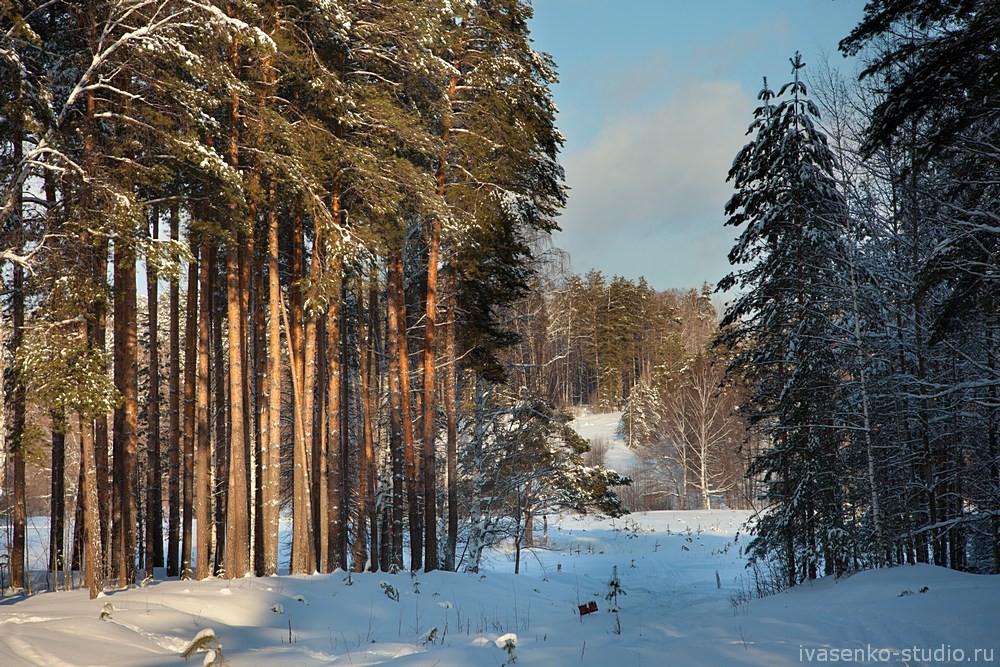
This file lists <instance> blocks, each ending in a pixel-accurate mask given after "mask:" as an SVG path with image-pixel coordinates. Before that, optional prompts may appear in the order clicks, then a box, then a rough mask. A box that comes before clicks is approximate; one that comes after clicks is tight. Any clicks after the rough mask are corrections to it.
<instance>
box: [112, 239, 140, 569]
mask: <svg viewBox="0 0 1000 667" xmlns="http://www.w3.org/2000/svg"><path fill="white" fill-rule="evenodd" d="M123 236H124V234H123V233H122V232H121V231H119V234H118V236H117V237H116V239H115V246H114V254H115V256H114V279H115V321H114V336H115V346H114V362H115V363H114V365H115V372H114V375H115V386H116V388H117V389H118V392H119V393H120V395H121V403H120V404H119V407H117V408H116V409H115V413H114V448H115V452H114V454H115V458H114V468H115V536H114V539H113V543H114V551H115V553H114V571H115V576H116V577H117V578H118V585H119V586H128V585H131V584H133V583H134V582H135V565H136V543H135V539H136V523H137V511H136V510H137V508H136V489H135V474H136V462H137V452H138V443H139V396H138V374H137V371H138V342H137V337H136V270H135V249H134V247H133V246H132V245H131V244H130V242H129V241H128V240H126V239H125V238H123Z"/></svg>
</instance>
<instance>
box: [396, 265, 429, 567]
mask: <svg viewBox="0 0 1000 667" xmlns="http://www.w3.org/2000/svg"><path fill="white" fill-rule="evenodd" d="M389 264H390V267H389V268H390V273H391V276H390V283H391V285H390V289H392V290H393V291H394V292H395V303H396V330H395V332H393V335H395V337H396V346H397V349H398V350H399V355H398V357H397V359H398V361H399V401H400V413H401V418H402V419H401V426H402V435H403V456H404V459H405V462H406V506H407V516H408V519H409V523H410V567H411V568H412V569H413V570H419V569H421V568H423V543H424V542H423V529H422V525H421V515H420V487H419V481H418V480H419V477H420V476H419V470H418V468H417V457H416V446H415V443H414V437H413V417H412V402H411V394H410V355H409V344H408V343H407V338H406V292H405V291H404V289H403V254H402V251H401V250H398V251H396V253H395V254H394V255H393V256H392V257H391V258H390V261H389Z"/></svg>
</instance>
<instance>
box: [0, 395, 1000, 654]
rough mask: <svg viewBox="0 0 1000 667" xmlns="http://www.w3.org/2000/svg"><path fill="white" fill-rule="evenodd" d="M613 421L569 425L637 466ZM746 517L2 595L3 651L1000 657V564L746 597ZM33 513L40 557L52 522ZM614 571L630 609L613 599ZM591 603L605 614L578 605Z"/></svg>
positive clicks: (562, 525) (715, 516) (552, 533)
mask: <svg viewBox="0 0 1000 667" xmlns="http://www.w3.org/2000/svg"><path fill="white" fill-rule="evenodd" d="M619 418H620V415H615V414H610V415H581V416H579V417H578V418H577V420H576V421H575V422H574V426H575V427H576V428H577V429H578V430H579V431H580V432H581V434H582V435H584V436H585V437H588V438H591V439H594V438H603V439H605V440H606V441H607V443H608V445H609V448H608V456H607V462H608V465H610V466H612V467H618V468H619V469H628V468H629V467H630V466H631V465H633V464H634V460H633V459H631V458H630V457H631V453H630V452H629V451H628V450H627V449H626V448H625V447H624V443H622V442H621V440H619V439H615V438H614V436H613V433H614V427H615V425H616V424H617V422H618V419H619ZM748 518H749V513H748V512H743V511H733V510H716V511H707V512H706V511H692V512H680V511H677V512H649V513H637V514H633V515H630V516H627V517H624V518H621V519H615V520H611V519H606V518H601V517H595V516H586V517H582V516H576V515H570V514H566V515H562V516H553V517H550V518H549V522H548V524H549V525H548V535H547V538H548V539H547V542H546V543H545V544H544V545H543V546H539V547H536V548H533V549H529V550H526V551H524V552H523V553H522V562H521V574H519V575H515V574H513V570H514V562H513V560H514V559H513V554H512V553H510V551H509V550H505V549H497V550H493V551H490V552H488V553H487V554H486V555H485V557H484V559H483V568H482V572H481V573H480V574H464V573H462V574H455V573H446V572H433V573H430V574H427V573H416V574H410V573H399V574H382V573H374V574H372V573H365V574H351V575H348V574H347V573H345V572H337V573H334V574H330V575H314V576H311V577H301V576H295V577H292V576H280V577H271V578H266V579H260V578H252V577H247V578H243V579H236V580H233V581H226V580H219V579H212V580H208V581H197V582H196V581H162V580H160V581H156V582H153V583H150V584H148V585H143V586H136V587H133V588H129V589H126V590H118V591H109V592H108V593H106V594H105V595H103V596H101V597H99V598H98V599H96V600H90V599H88V596H87V593H86V592H85V591H82V590H76V591H70V592H59V593H40V594H37V595H34V596H31V597H28V598H24V597H23V596H20V595H11V594H10V593H8V594H7V595H6V596H5V597H3V598H0V666H3V667H7V666H14V665H45V666H47V667H49V666H58V665H74V666H76V665H115V666H118V665H174V666H176V665H180V664H184V661H183V660H182V659H181V654H182V652H184V651H185V649H186V648H187V647H188V646H189V644H190V643H191V641H192V640H194V639H195V638H196V637H199V636H201V637H204V636H206V635H209V634H211V635H214V637H215V638H217V641H218V642H219V643H220V644H221V651H222V655H223V656H224V658H225V660H226V662H227V663H228V664H231V665H234V666H239V667H242V666H247V665H282V666H284V665H330V664H338V665H339V664H346V665H375V664H385V663H389V664H392V665H440V666H442V667H446V666H453V667H467V666H478V665H485V666H492V665H503V664H511V663H512V662H513V661H515V660H516V664H518V665H539V666H545V667H551V666H559V665H611V666H613V667H629V666H632V665H636V666H639V665H649V666H652V665H699V666H700V665H761V666H763V665H798V664H804V663H809V662H833V661H838V662H848V663H850V662H853V663H855V664H895V665H943V664H944V665H946V664H958V663H960V662H961V663H965V664H992V663H998V662H1000V656H998V655H997V654H998V653H1000V632H998V628H1000V576H974V575H970V574H962V573H958V572H953V571H950V570H945V569H942V568H936V567H932V566H928V565H922V566H914V567H901V568H895V569H890V570H880V571H873V572H862V573H860V574H856V575H854V576H852V577H849V578H846V579H842V580H839V581H834V580H821V581H819V582H816V583H814V584H811V585H804V586H801V587H797V588H796V589H794V590H791V591H786V592H784V593H782V594H779V595H775V596H772V597H768V598H764V599H755V600H748V599H747V596H746V593H747V590H748V586H749V584H748V577H747V571H746V569H745V567H744V566H745V559H744V558H743V556H742V554H741V546H742V545H744V544H745V541H746V538H745V535H744V534H743V533H742V527H743V525H744V523H745V521H746V520H747V519H748ZM541 523H542V522H538V523H537V525H538V526H540V525H541ZM33 526H34V528H33V530H32V531H31V536H32V546H33V547H34V548H33V551H34V552H35V553H34V555H35V557H36V558H37V559H38V563H39V564H40V566H41V564H43V563H44V536H46V535H47V528H46V526H45V522H44V521H41V522H38V523H37V525H35V524H33ZM285 528H286V530H287V526H286V527H285ZM537 537H538V539H539V540H541V538H542V535H541V534H540V533H539V534H537ZM36 538H37V539H36ZM615 572H617V575H618V579H619V581H620V590H621V593H620V594H619V596H618V599H617V606H618V608H619V611H618V613H614V612H613V611H611V609H612V602H613V601H612V600H609V599H608V593H609V588H610V586H609V584H610V582H611V580H612V578H613V575H614V573H615ZM591 601H593V602H594V603H596V606H597V612H596V613H591V614H588V615H586V616H581V615H580V613H579V605H586V604H587V603H588V602H591ZM209 645H210V647H211V646H214V643H213V642H209ZM977 651H978V652H977ZM205 655H206V654H205V653H204V652H200V653H197V654H195V655H193V656H192V657H191V658H190V659H189V660H188V663H192V664H201V663H202V662H203V659H204V656H205Z"/></svg>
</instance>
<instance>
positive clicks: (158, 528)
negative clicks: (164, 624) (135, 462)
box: [146, 206, 163, 577]
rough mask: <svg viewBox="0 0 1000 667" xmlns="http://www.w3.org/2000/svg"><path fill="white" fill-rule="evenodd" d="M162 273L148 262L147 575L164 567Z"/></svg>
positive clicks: (153, 222)
mask: <svg viewBox="0 0 1000 667" xmlns="http://www.w3.org/2000/svg"><path fill="white" fill-rule="evenodd" d="M159 227H160V209H159V207H156V206H154V207H153V213H152V216H151V217H150V238H151V239H152V241H153V243H154V244H155V243H156V241H157V240H158V239H159V236H160V234H159ZM158 283H159V275H158V274H157V271H156V264H155V263H154V262H146V301H147V303H148V308H147V309H148V311H149V320H148V323H149V326H148V332H149V392H148V395H147V402H146V425H147V426H146V429H147V430H146V576H147V577H152V576H153V568H155V567H163V494H162V491H161V488H160V480H161V479H162V478H163V476H162V471H161V469H160V346H159V340H158V332H159V313H158V312H157V311H158V308H159V284H158Z"/></svg>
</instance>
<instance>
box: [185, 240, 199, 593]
mask: <svg viewBox="0 0 1000 667" xmlns="http://www.w3.org/2000/svg"><path fill="white" fill-rule="evenodd" d="M190 244H191V247H190V251H191V256H192V257H193V258H194V259H193V261H191V262H190V263H189V264H188V276H187V307H186V312H185V318H184V322H185V324H184V394H183V409H184V419H183V424H184V433H183V435H184V440H183V442H184V449H183V463H184V466H183V484H182V489H183V506H184V518H183V521H182V522H181V576H182V577H183V578H185V579H189V578H191V577H192V576H194V571H193V570H192V569H191V554H192V553H193V551H194V545H193V544H192V539H193V529H192V521H193V519H194V448H195V442H194V441H195V402H194V399H195V380H196V377H197V373H196V370H197V369H196V366H197V363H198V245H197V242H196V241H195V238H194V237H193V236H192V237H191V239H190Z"/></svg>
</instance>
